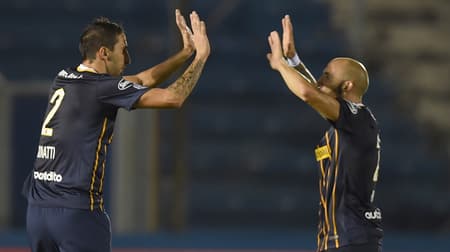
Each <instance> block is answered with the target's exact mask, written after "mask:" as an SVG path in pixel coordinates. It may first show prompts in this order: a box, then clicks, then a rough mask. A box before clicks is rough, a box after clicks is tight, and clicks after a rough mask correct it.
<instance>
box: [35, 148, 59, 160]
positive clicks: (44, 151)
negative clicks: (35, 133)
mask: <svg viewBox="0 0 450 252" xmlns="http://www.w3.org/2000/svg"><path fill="white" fill-rule="evenodd" d="M55 154H56V148H55V146H44V145H39V146H38V153H37V158H42V159H52V160H53V159H55Z"/></svg>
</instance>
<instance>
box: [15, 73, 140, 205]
mask: <svg viewBox="0 0 450 252" xmlns="http://www.w3.org/2000/svg"><path fill="white" fill-rule="evenodd" d="M79 69H81V68H80V67H78V68H77V69H66V70H62V71H61V72H59V73H58V75H57V77H56V78H55V80H54V81H53V84H52V85H51V88H50V94H49V104H48V107H47V111H46V113H45V116H44V121H43V124H42V129H41V136H40V139H39V146H38V150H37V156H36V161H35V163H34V169H33V170H32V172H31V174H30V175H29V177H28V178H27V181H25V184H24V190H23V193H24V194H25V195H26V197H27V199H28V203H29V204H32V205H39V206H45V207H68V208H79V209H91V210H93V209H96V208H101V209H103V196H102V193H103V188H104V184H103V182H104V181H103V180H104V176H105V161H106V155H107V152H108V146H109V144H110V143H111V141H112V137H113V129H114V121H115V119H116V115H117V111H118V109H119V108H125V109H127V110H130V109H133V106H134V104H135V103H136V101H137V100H138V99H139V97H140V96H141V95H142V94H144V93H145V92H146V91H147V90H148V88H147V87H144V86H141V85H138V84H134V83H131V82H128V81H126V80H124V79H123V78H121V77H112V76H110V75H107V74H97V73H93V72H88V71H83V72H80V71H78V70H79Z"/></svg>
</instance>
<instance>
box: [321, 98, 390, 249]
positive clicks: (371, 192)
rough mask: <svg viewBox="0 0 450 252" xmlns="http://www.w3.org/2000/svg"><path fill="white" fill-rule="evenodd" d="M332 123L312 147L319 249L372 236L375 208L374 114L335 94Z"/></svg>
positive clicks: (377, 226)
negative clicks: (337, 109) (337, 107)
mask: <svg viewBox="0 0 450 252" xmlns="http://www.w3.org/2000/svg"><path fill="white" fill-rule="evenodd" d="M339 103H340V112H339V118H338V119H337V121H336V122H331V124H332V126H331V128H330V129H329V130H328V131H327V132H326V133H325V136H324V137H323V138H322V140H321V141H320V144H319V145H318V146H317V148H316V150H315V154H316V159H317V161H318V163H319V176H320V180H319V189H320V209H319V227H318V228H319V231H318V235H317V243H318V249H319V251H322V250H327V249H328V248H339V247H341V246H345V245H350V244H362V243H367V242H370V241H375V242H376V241H378V240H380V239H381V238H382V236H383V231H382V229H381V211H380V209H379V208H377V207H376V206H375V205H374V197H375V185H376V182H377V180H378V171H379V161H380V135H379V128H378V125H377V122H376V119H375V117H374V116H373V114H372V113H371V112H370V110H369V109H368V108H367V107H366V106H364V105H363V104H355V103H351V102H348V101H345V100H342V99H339Z"/></svg>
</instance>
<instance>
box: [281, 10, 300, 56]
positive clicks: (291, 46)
mask: <svg viewBox="0 0 450 252" xmlns="http://www.w3.org/2000/svg"><path fill="white" fill-rule="evenodd" d="M281 24H282V26H283V52H284V56H285V57H286V58H292V57H294V56H295V54H296V53H297V51H296V50H295V43H294V28H293V26H292V22H291V18H290V17H289V15H286V16H284V18H283V19H282V20H281Z"/></svg>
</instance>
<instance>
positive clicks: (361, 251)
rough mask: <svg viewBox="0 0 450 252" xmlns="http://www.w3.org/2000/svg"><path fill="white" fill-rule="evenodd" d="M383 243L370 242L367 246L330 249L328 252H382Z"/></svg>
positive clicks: (359, 245) (358, 245)
mask: <svg viewBox="0 0 450 252" xmlns="http://www.w3.org/2000/svg"><path fill="white" fill-rule="evenodd" d="M381 249H382V245H381V242H369V243H365V244H357V245H349V246H344V247H340V248H338V249H336V248H332V249H328V250H327V252H381Z"/></svg>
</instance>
